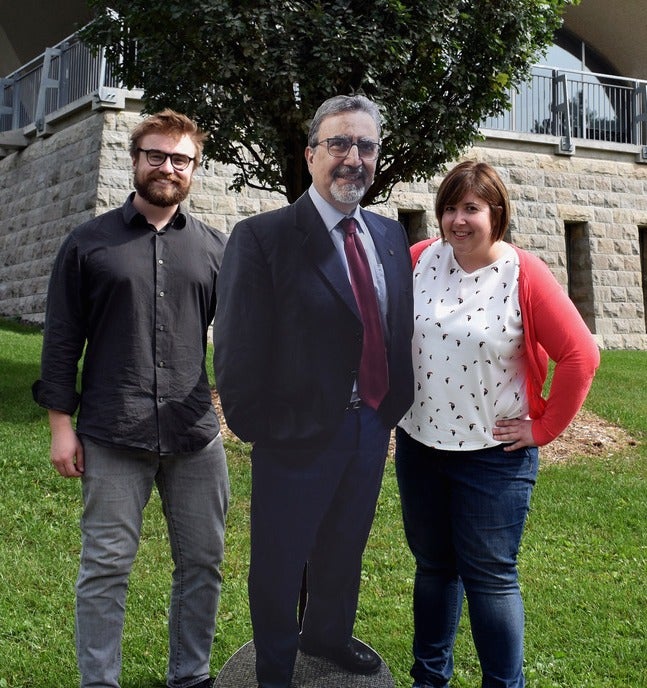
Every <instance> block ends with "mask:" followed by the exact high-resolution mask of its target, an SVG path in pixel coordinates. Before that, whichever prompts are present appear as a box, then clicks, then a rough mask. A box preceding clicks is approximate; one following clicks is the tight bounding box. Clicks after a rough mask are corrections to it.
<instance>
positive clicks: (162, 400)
mask: <svg viewBox="0 0 647 688" xmlns="http://www.w3.org/2000/svg"><path fill="white" fill-rule="evenodd" d="M157 401H159V403H160V404H163V403H164V402H165V401H166V399H165V398H164V397H159V398H158V400H157Z"/></svg>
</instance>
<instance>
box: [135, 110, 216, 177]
mask: <svg viewBox="0 0 647 688" xmlns="http://www.w3.org/2000/svg"><path fill="white" fill-rule="evenodd" d="M147 134H163V135H164V136H171V137H172V138H178V139H179V138H181V137H182V136H184V135H187V136H189V137H190V138H191V140H192V141H193V143H194V145H195V166H196V167H197V166H198V165H199V164H200V159H201V158H202V149H203V148H204V142H205V141H206V139H207V134H206V133H205V132H203V131H202V130H201V129H200V127H198V125H197V124H196V123H195V122H194V121H193V120H192V119H190V118H189V117H187V116H186V115H183V114H181V113H179V112H175V110H171V109H170V108H166V109H165V110H162V111H161V112H157V113H155V114H154V115H150V116H148V117H146V119H144V120H143V121H141V122H140V123H139V124H138V125H137V126H136V127H135V128H134V129H133V130H132V132H131V134H130V155H131V156H132V157H133V158H134V157H136V155H137V148H139V142H140V141H141V140H142V138H143V137H144V136H146V135H147Z"/></svg>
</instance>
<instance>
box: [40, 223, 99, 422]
mask: <svg viewBox="0 0 647 688" xmlns="http://www.w3.org/2000/svg"><path fill="white" fill-rule="evenodd" d="M82 294H83V285H82V277H81V266H80V261H79V256H78V251H77V246H76V243H75V241H74V235H70V236H68V238H67V239H66V240H65V242H64V243H63V245H62V246H61V249H60V251H59V253H58V255H57V257H56V260H55V262H54V267H53V270H52V275H51V277H50V282H49V288H48V292H47V309H46V315H45V331H44V335H43V350H42V354H41V374H40V379H38V380H36V382H35V383H34V384H33V386H32V393H33V397H34V400H35V401H36V403H38V404H39V405H40V406H43V407H44V408H47V409H54V410H57V411H63V412H65V413H69V414H70V415H72V414H73V413H74V412H75V411H76V409H77V407H78V405H79V400H80V395H79V393H78V392H77V389H76V379H77V372H78V364H79V360H80V358H81V355H82V354H83V348H84V345H85V340H86V318H85V315H84V309H83V296H82Z"/></svg>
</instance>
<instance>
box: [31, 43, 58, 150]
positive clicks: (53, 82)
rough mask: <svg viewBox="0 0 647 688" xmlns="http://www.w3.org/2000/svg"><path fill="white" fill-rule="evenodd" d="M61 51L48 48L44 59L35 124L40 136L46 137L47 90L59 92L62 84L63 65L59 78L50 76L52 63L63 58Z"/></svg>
mask: <svg viewBox="0 0 647 688" xmlns="http://www.w3.org/2000/svg"><path fill="white" fill-rule="evenodd" d="M61 52H62V51H61V50H60V49H59V48H46V49H45V57H44V59H43V72H42V75H41V79H40V88H39V90H38V101H37V103H36V118H35V121H34V124H35V125H36V132H37V134H38V135H39V136H43V135H45V134H46V133H47V132H46V127H45V109H46V105H47V89H48V88H55V89H57V90H58V88H59V84H60V69H61V67H62V65H59V77H58V79H54V78H52V77H51V76H50V70H51V67H52V62H53V60H54V58H56V57H60V56H61Z"/></svg>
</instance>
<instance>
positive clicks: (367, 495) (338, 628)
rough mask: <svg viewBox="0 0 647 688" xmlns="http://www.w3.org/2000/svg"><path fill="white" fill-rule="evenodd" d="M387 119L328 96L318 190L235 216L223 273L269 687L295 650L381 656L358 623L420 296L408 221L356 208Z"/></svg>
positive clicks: (233, 412) (224, 371)
mask: <svg viewBox="0 0 647 688" xmlns="http://www.w3.org/2000/svg"><path fill="white" fill-rule="evenodd" d="M380 129H381V122H380V115H379V112H378V109H377V107H376V105H375V104H374V103H373V102H371V101H370V100H368V99H367V98H365V97H363V96H359V95H356V96H337V97H334V98H331V99H329V100H327V101H325V102H324V103H323V104H322V105H321V106H320V107H319V109H318V110H317V112H316V113H315V116H314V118H313V120H312V124H311V127H310V132H309V137H308V147H307V148H306V150H305V157H306V161H307V163H308V168H309V170H310V174H311V176H312V185H311V187H310V188H309V189H308V191H306V193H304V194H303V196H301V198H299V199H298V200H297V201H296V202H295V203H293V204H292V205H290V206H287V207H285V208H281V209H279V210H275V211H271V212H268V213H263V214H261V215H257V216H255V217H250V218H247V219H246V220H243V221H242V222H240V223H238V224H237V225H236V226H235V227H234V229H233V231H232V234H231V238H230V239H229V242H228V244H227V249H226V250H225V256H224V258H223V264H222V269H221V272H220V276H219V278H218V307H217V309H216V319H215V327H214V365H215V370H216V381H217V386H218V390H219V392H220V397H221V401H222V404H223V410H224V413H225V417H226V419H227V423H228V426H229V427H230V428H231V429H232V430H233V431H234V432H235V433H236V434H237V435H238V436H239V437H240V438H241V439H243V440H245V441H249V442H253V449H252V501H251V559H250V571H249V601H250V611H251V618H252V625H253V632H254V646H255V650H256V676H257V679H258V685H259V686H260V687H261V688H289V686H290V679H291V677H292V674H293V670H294V664H295V658H296V655H297V650H298V648H300V649H301V650H302V651H303V652H305V653H308V654H311V655H316V656H321V657H325V658H327V659H329V660H331V661H333V662H335V663H336V664H338V665H339V666H341V667H342V668H343V669H345V670H346V671H349V672H354V673H359V674H372V673H375V672H377V671H379V669H380V665H381V660H380V657H379V656H378V655H377V653H376V652H375V651H374V650H373V649H372V648H371V647H369V646H368V645H366V644H364V643H362V642H361V641H359V640H358V639H356V638H354V637H353V625H354V622H355V614H356V611H357V601H358V591H359V583H360V574H361V560H362V554H363V552H364V548H365V545H366V541H367V538H368V535H369V531H370V528H371V524H372V522H373V516H374V513H375V505H376V501H377V497H378V493H379V490H380V485H381V480H382V474H383V470H384V461H385V457H386V454H387V448H388V444H389V434H390V429H391V428H392V427H393V426H394V425H395V424H396V423H397V422H398V421H399V420H400V418H401V417H402V415H403V414H404V413H405V412H406V411H407V409H408V408H409V406H410V405H411V400H412V398H413V373H412V365H411V334H412V329H413V314H412V309H413V304H412V296H411V294H412V276H411V259H410V257H409V247H408V242H407V237H406V234H405V231H404V229H403V227H402V225H400V223H398V222H396V221H394V220H390V219H387V218H384V217H381V216H379V215H377V214H375V213H371V212H367V211H365V210H363V209H361V208H360V207H359V202H360V201H361V199H362V198H363V196H364V194H365V193H366V190H367V189H368V188H369V186H370V185H371V184H372V182H373V177H374V174H375V167H376V164H377V159H378V156H379V152H380ZM306 563H307V572H308V578H307V586H306V587H307V604H306V607H305V613H304V616H303V625H302V628H301V632H300V633H299V625H298V617H297V603H298V600H299V592H300V588H301V580H302V573H303V570H304V565H305V564H306Z"/></svg>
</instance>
